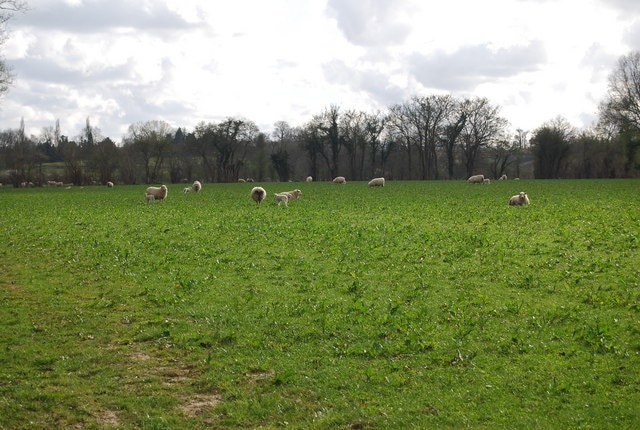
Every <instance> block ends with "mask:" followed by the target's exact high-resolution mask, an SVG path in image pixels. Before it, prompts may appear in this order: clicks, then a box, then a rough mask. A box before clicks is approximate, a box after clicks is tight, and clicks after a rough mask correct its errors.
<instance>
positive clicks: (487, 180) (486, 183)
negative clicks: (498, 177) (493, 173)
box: [482, 178, 491, 185]
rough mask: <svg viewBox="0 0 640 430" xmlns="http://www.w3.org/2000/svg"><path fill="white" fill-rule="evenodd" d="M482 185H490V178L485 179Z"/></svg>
mask: <svg viewBox="0 0 640 430" xmlns="http://www.w3.org/2000/svg"><path fill="white" fill-rule="evenodd" d="M482 183H483V184H485V185H488V184H490V183H491V179H489V178H484V179H483V180H482Z"/></svg>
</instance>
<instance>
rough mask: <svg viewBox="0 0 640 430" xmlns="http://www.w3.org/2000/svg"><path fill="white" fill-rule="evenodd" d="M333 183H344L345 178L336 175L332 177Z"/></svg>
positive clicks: (345, 181)
mask: <svg viewBox="0 0 640 430" xmlns="http://www.w3.org/2000/svg"><path fill="white" fill-rule="evenodd" d="M333 183H334V184H346V183H347V180H346V179H345V178H344V176H336V177H335V178H333Z"/></svg>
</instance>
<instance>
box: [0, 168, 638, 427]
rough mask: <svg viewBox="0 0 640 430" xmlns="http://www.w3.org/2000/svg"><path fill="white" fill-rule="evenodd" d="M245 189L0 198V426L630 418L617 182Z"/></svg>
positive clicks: (615, 421) (621, 422)
mask: <svg viewBox="0 0 640 430" xmlns="http://www.w3.org/2000/svg"><path fill="white" fill-rule="evenodd" d="M252 185H253V184H251V185H250V184H204V187H203V190H202V191H201V192H200V193H197V194H196V193H189V194H183V193H181V189H182V187H181V186H180V185H171V186H169V195H168V198H167V200H166V201H164V202H156V203H153V204H147V203H146V202H145V201H144V199H143V195H142V194H143V191H144V188H145V187H144V186H120V187H118V186H116V187H115V188H112V189H108V188H101V187H100V188H98V187H86V188H72V189H59V188H33V189H10V188H6V187H5V188H0V232H1V233H2V236H1V237H2V241H1V242H0V321H2V324H1V325H0V331H1V336H0V428H7V429H9V428H11V429H13V428H83V427H86V428H152V429H165V428H166V429H173V428H203V427H206V428H225V429H233V428H238V429H239V428H280V427H290V428H300V429H325V428H345V429H348V428H362V429H366V428H371V429H373V428H432V427H438V428H439V427H445V428H448V427H451V428H458V427H472V428H634V427H636V426H637V424H638V422H640V406H639V405H640V392H639V388H638V387H640V371H639V369H640V289H639V283H640V250H639V245H640V243H639V242H640V192H639V191H640V182H638V181H637V180H582V181H577V180H576V181H541V180H538V181H495V182H493V183H492V184H490V185H470V184H467V183H466V182H464V181H449V182H419V181H416V182H394V181H387V184H386V186H385V187H384V188H368V187H367V185H366V183H364V182H362V183H361V182H349V183H347V184H346V185H333V184H331V183H320V182H316V183H293V184H278V183H267V184H261V185H263V186H264V187H265V188H266V190H267V192H268V193H269V196H268V198H267V200H266V201H265V202H263V203H262V204H260V205H256V204H255V203H254V202H253V201H252V200H251V199H250V198H249V191H250V189H251V186H252ZM293 188H300V189H301V190H302V196H301V198H300V199H298V200H295V201H290V202H289V206H288V207H278V206H277V204H276V202H275V200H274V199H273V193H274V192H278V191H285V190H288V189H293ZM522 190H525V191H527V192H528V194H529V197H530V199H531V202H532V204H531V205H530V206H525V207H511V206H508V205H507V201H508V199H509V197H510V196H512V195H514V194H517V193H518V192H519V191H522Z"/></svg>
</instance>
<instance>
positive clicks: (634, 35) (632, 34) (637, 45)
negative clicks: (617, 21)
mask: <svg viewBox="0 0 640 430" xmlns="http://www.w3.org/2000/svg"><path fill="white" fill-rule="evenodd" d="M639 4H640V2H639ZM623 40H624V42H625V43H626V44H627V45H629V46H631V47H634V49H636V50H638V49H640V20H636V21H635V22H634V23H633V25H632V26H630V27H629V28H627V29H626V31H625V32H624V39H623Z"/></svg>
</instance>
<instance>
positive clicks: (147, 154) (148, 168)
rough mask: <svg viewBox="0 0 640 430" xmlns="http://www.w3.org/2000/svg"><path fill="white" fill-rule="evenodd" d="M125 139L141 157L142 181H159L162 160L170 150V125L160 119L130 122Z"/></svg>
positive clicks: (160, 178)
mask: <svg viewBox="0 0 640 430" xmlns="http://www.w3.org/2000/svg"><path fill="white" fill-rule="evenodd" d="M125 139H126V140H127V141H130V142H131V144H132V145H133V147H134V148H135V149H136V150H137V151H138V152H139V153H140V155H141V157H142V160H143V163H144V169H145V177H144V182H145V183H152V182H158V181H161V180H162V177H161V176H162V167H163V164H164V160H165V157H167V156H168V154H169V151H170V150H171V126H170V125H169V124H168V123H167V122H165V121H160V120H153V121H147V122H139V123H136V124H131V125H130V126H129V133H128V136H127V137H126V138H125Z"/></svg>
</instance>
